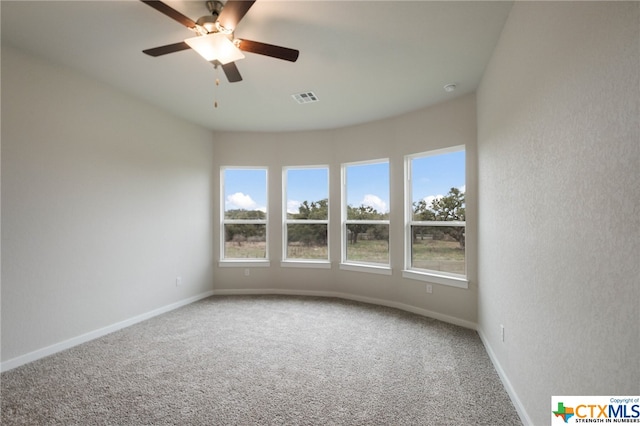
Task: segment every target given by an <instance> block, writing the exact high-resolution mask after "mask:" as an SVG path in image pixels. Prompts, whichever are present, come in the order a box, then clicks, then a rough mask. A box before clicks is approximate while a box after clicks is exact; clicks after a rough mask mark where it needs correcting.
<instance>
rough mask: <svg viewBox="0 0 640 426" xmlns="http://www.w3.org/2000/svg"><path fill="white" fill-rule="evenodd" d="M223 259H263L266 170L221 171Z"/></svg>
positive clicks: (265, 223)
mask: <svg viewBox="0 0 640 426" xmlns="http://www.w3.org/2000/svg"><path fill="white" fill-rule="evenodd" d="M220 181H221V185H222V188H221V194H222V196H223V202H222V203H221V204H222V209H223V212H222V232H221V234H222V235H223V236H224V238H223V244H222V251H221V253H222V254H221V257H222V259H223V260H234V259H235V260H238V259H239V260H245V259H254V260H255V259H264V260H266V259H267V169H265V168H230V167H229V168H226V167H223V168H222V170H221V179H220Z"/></svg>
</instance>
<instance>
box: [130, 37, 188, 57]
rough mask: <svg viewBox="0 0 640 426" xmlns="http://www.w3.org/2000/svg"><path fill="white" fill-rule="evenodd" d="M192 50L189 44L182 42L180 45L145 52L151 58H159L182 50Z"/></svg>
mask: <svg viewBox="0 0 640 426" xmlns="http://www.w3.org/2000/svg"><path fill="white" fill-rule="evenodd" d="M187 49H191V48H190V47H189V45H188V44H187V43H185V42H184V41H181V42H180V43H173V44H167V45H166V46H159V47H154V48H152V49H146V50H143V51H142V52H143V53H146V54H147V55H149V56H153V57H157V56H162V55H166V54H168V53H173V52H179V51H181V50H187Z"/></svg>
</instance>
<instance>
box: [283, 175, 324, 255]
mask: <svg viewBox="0 0 640 426" xmlns="http://www.w3.org/2000/svg"><path fill="white" fill-rule="evenodd" d="M282 181H283V188H284V195H283V197H282V199H283V200H284V201H285V205H284V208H283V212H284V214H283V216H284V225H283V227H282V228H283V232H284V238H283V241H286V244H283V247H284V253H283V257H282V258H283V259H285V260H291V261H301V260H305V261H315V262H317V261H326V262H328V261H329V233H328V231H329V169H328V168H327V167H291V168H284V170H283V176H282Z"/></svg>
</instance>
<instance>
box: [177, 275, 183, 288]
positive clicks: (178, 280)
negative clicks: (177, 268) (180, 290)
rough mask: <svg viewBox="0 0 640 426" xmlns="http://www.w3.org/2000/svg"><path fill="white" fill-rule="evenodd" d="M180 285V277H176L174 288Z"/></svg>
mask: <svg viewBox="0 0 640 426" xmlns="http://www.w3.org/2000/svg"><path fill="white" fill-rule="evenodd" d="M181 285H182V277H176V287H180V286H181Z"/></svg>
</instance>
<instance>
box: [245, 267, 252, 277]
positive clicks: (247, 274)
mask: <svg viewBox="0 0 640 426" xmlns="http://www.w3.org/2000/svg"><path fill="white" fill-rule="evenodd" d="M249 275H251V271H250V270H249V268H247V269H245V270H244V276H245V277H248V276H249Z"/></svg>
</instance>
